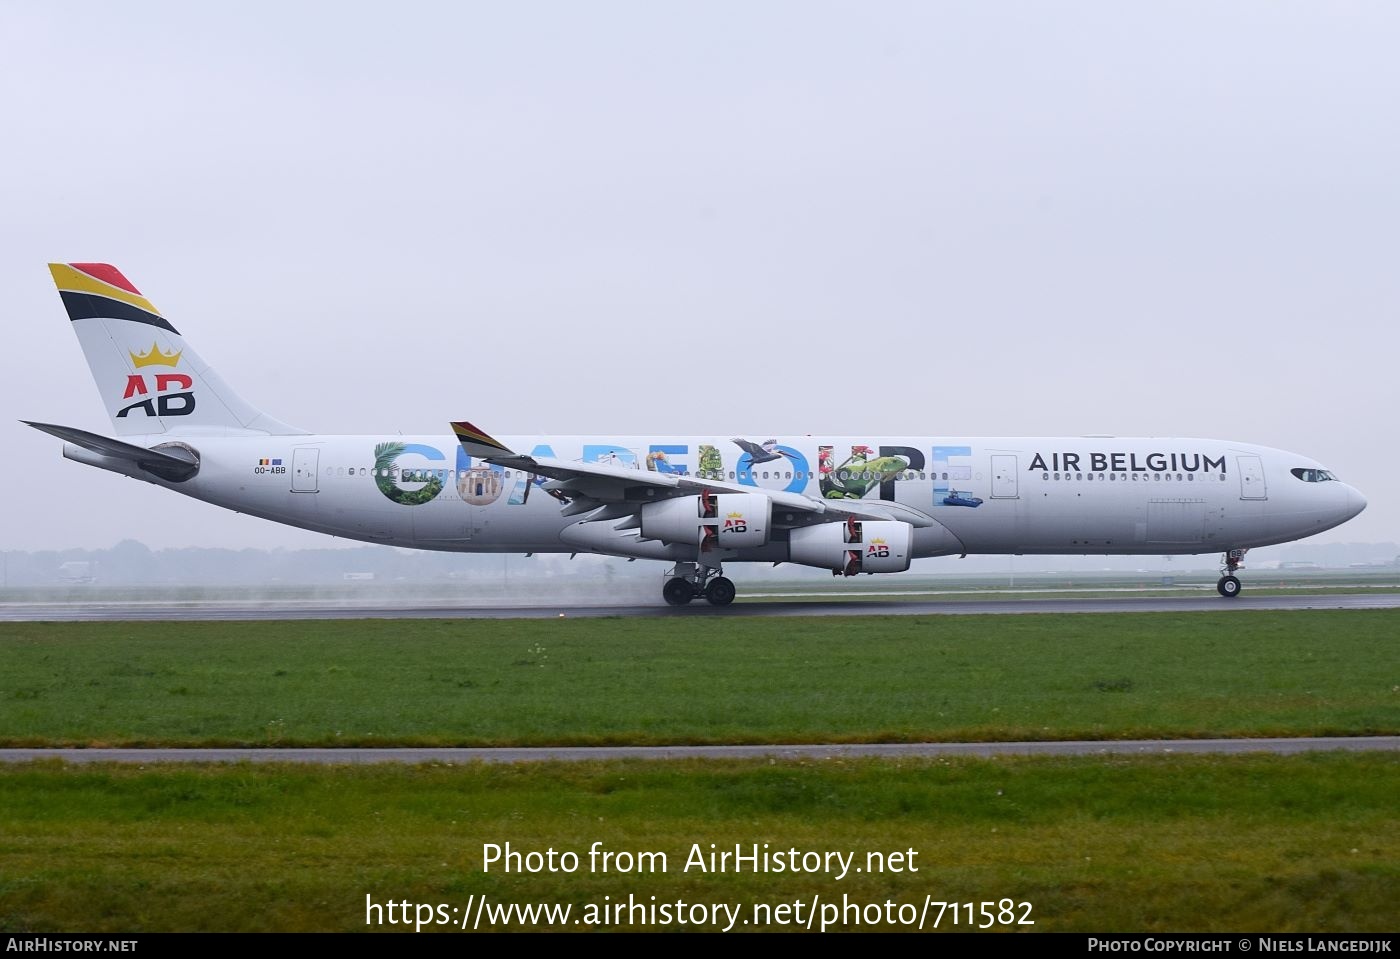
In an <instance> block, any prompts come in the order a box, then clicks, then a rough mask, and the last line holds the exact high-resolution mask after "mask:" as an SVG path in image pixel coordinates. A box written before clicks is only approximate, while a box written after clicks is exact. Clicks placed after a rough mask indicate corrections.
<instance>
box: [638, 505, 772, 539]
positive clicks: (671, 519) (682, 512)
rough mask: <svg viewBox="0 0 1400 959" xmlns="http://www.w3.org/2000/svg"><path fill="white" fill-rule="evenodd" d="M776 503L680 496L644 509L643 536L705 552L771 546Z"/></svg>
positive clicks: (646, 506)
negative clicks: (770, 540)
mask: <svg viewBox="0 0 1400 959" xmlns="http://www.w3.org/2000/svg"><path fill="white" fill-rule="evenodd" d="M772 521H773V501H772V500H770V499H769V498H768V497H766V496H764V495H762V494H761V493H705V494H703V495H701V496H678V497H676V498H675V499H665V500H662V501H661V502H659V503H647V504H646V505H645V506H643V507H642V535H643V536H645V537H646V538H647V539H660V540H665V541H667V542H670V543H694V544H696V545H697V546H699V547H700V548H701V549H702V550H709V549H746V548H748V547H753V546H762V545H764V544H765V543H767V542H768V529H769V527H770V526H771V525H772Z"/></svg>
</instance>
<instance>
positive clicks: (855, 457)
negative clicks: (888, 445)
mask: <svg viewBox="0 0 1400 959" xmlns="http://www.w3.org/2000/svg"><path fill="white" fill-rule="evenodd" d="M873 452H875V451H874V450H872V449H871V448H870V447H868V446H856V447H853V448H852V449H851V456H850V459H848V460H846V462H844V463H842V464H841V465H840V466H838V467H836V468H835V469H834V470H830V471H829V472H826V473H823V474H822V478H821V491H822V496H823V497H824V498H826V499H860V498H861V497H862V496H864V495H865V494H866V493H868V492H870V491H871V490H872V489H874V488H875V487H877V486H879V485H880V484H881V483H883V482H884V481H885V480H887V479H890V478H891V477H893V476H897V475H899V474H900V473H903V472H904V471H905V470H907V469H908V468H909V461H908V460H906V459H905V458H904V457H902V456H877V457H876V458H875V459H869V458H868V457H869V456H870V454H871V453H873Z"/></svg>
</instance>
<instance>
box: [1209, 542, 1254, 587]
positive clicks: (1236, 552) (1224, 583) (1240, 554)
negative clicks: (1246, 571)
mask: <svg viewBox="0 0 1400 959" xmlns="http://www.w3.org/2000/svg"><path fill="white" fill-rule="evenodd" d="M1248 552H1249V550H1247V549H1232V550H1230V551H1229V552H1227V553H1226V554H1225V556H1224V557H1223V558H1222V560H1221V565H1220V572H1221V573H1222V574H1223V575H1222V576H1221V577H1220V582H1218V583H1216V584H1215V589H1216V592H1218V593H1219V594H1220V595H1221V596H1224V597H1225V598H1226V599H1234V598H1235V597H1236V596H1238V595H1239V594H1240V588H1241V587H1240V578H1239V577H1238V576H1236V575H1235V570H1237V569H1243V568H1244V565H1243V564H1242V563H1241V562H1240V560H1242V559H1244V554H1245V553H1248Z"/></svg>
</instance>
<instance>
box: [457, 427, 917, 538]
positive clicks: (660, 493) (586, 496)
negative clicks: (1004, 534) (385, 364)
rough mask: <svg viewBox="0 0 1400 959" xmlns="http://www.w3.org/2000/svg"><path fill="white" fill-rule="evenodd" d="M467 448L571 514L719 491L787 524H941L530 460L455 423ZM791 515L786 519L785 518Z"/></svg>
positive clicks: (709, 483) (678, 478)
mask: <svg viewBox="0 0 1400 959" xmlns="http://www.w3.org/2000/svg"><path fill="white" fill-rule="evenodd" d="M452 431H453V432H454V433H455V434H456V436H457V440H458V442H460V443H461V444H462V448H463V449H464V450H466V451H467V452H468V453H469V454H471V455H472V456H475V457H477V458H478V459H482V460H485V461H486V462H488V463H492V464H494V465H496V466H501V467H505V468H507V469H518V470H524V471H525V472H527V473H534V474H536V475H537V476H545V477H548V478H549V480H550V481H549V482H548V483H546V484H545V486H544V489H545V490H546V491H547V492H549V493H552V494H556V495H559V496H560V497H561V498H564V499H567V500H568V502H567V504H566V505H565V506H564V507H563V510H562V512H563V514H564V515H565V516H576V515H580V514H583V513H594V512H595V511H597V515H593V516H589V517H587V519H595V520H602V519H614V518H616V519H621V518H622V517H625V516H630V515H631V514H633V513H635V512H636V511H637V510H639V509H640V508H641V507H642V505H643V504H645V503H651V502H657V501H659V500H663V499H669V498H671V497H675V496H696V495H698V494H700V493H703V492H705V491H706V490H710V491H712V492H719V493H749V494H753V493H758V494H761V495H763V496H767V497H768V498H769V499H770V500H772V501H773V519H774V522H776V523H778V524H779V525H782V526H807V525H810V524H812V523H820V522H843V521H845V520H846V519H847V518H849V517H855V518H857V519H862V520H898V521H900V522H903V523H908V524H909V525H911V526H915V527H929V526H936V525H938V524H937V521H936V520H935V519H934V518H933V517H932V516H929V515H928V514H927V513H924V512H922V511H920V510H917V509H914V508H913V507H910V506H904V505H901V504H899V503H890V502H886V501H883V500H878V501H877V500H825V499H816V498H814V497H811V496H804V495H802V494H801V493H788V492H785V491H782V490H769V489H759V488H758V487H754V486H745V485H743V484H741V483H734V482H726V481H724V480H712V479H702V478H700V477H696V476H688V475H684V474H679V473H654V472H652V471H650V470H639V469H628V468H627V467H623V466H613V465H609V464H607V463H574V462H568V461H566V460H559V459H552V458H550V457H545V456H527V455H525V454H523V453H517V452H514V451H512V450H511V449H509V448H508V447H506V446H504V445H503V444H501V443H499V442H498V441H497V440H495V439H494V438H492V437H491V436H490V435H488V434H486V433H483V432H482V431H480V430H478V429H477V428H476V427H475V426H472V425H471V424H470V423H465V422H458V423H453V424H452ZM785 514H786V515H785Z"/></svg>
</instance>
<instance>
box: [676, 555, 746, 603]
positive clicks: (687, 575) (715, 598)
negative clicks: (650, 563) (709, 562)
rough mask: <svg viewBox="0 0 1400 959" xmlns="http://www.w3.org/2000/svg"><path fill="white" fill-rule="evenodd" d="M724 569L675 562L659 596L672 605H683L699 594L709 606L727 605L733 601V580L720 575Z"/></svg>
mask: <svg viewBox="0 0 1400 959" xmlns="http://www.w3.org/2000/svg"><path fill="white" fill-rule="evenodd" d="M723 572H724V571H723V570H722V569H720V568H719V567H718V566H713V567H712V566H704V565H701V564H700V563H677V564H676V565H675V567H674V568H673V569H671V570H670V571H669V572H667V574H666V576H667V577H668V578H667V580H666V585H665V586H663V587H661V597H662V598H663V599H665V600H666V602H668V603H670V604H671V605H672V606H684V605H685V604H686V603H689V602H690V601H691V600H692V599H699V598H700V597H701V596H703V597H705V599H706V600H707V601H708V602H709V604H710V605H711V606H728V605H729V604H730V603H732V602H734V594H735V593H736V592H737V590H735V588H734V581H733V580H730V579H727V578H726V577H724V576H723V575H721V574H722V573H723Z"/></svg>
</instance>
